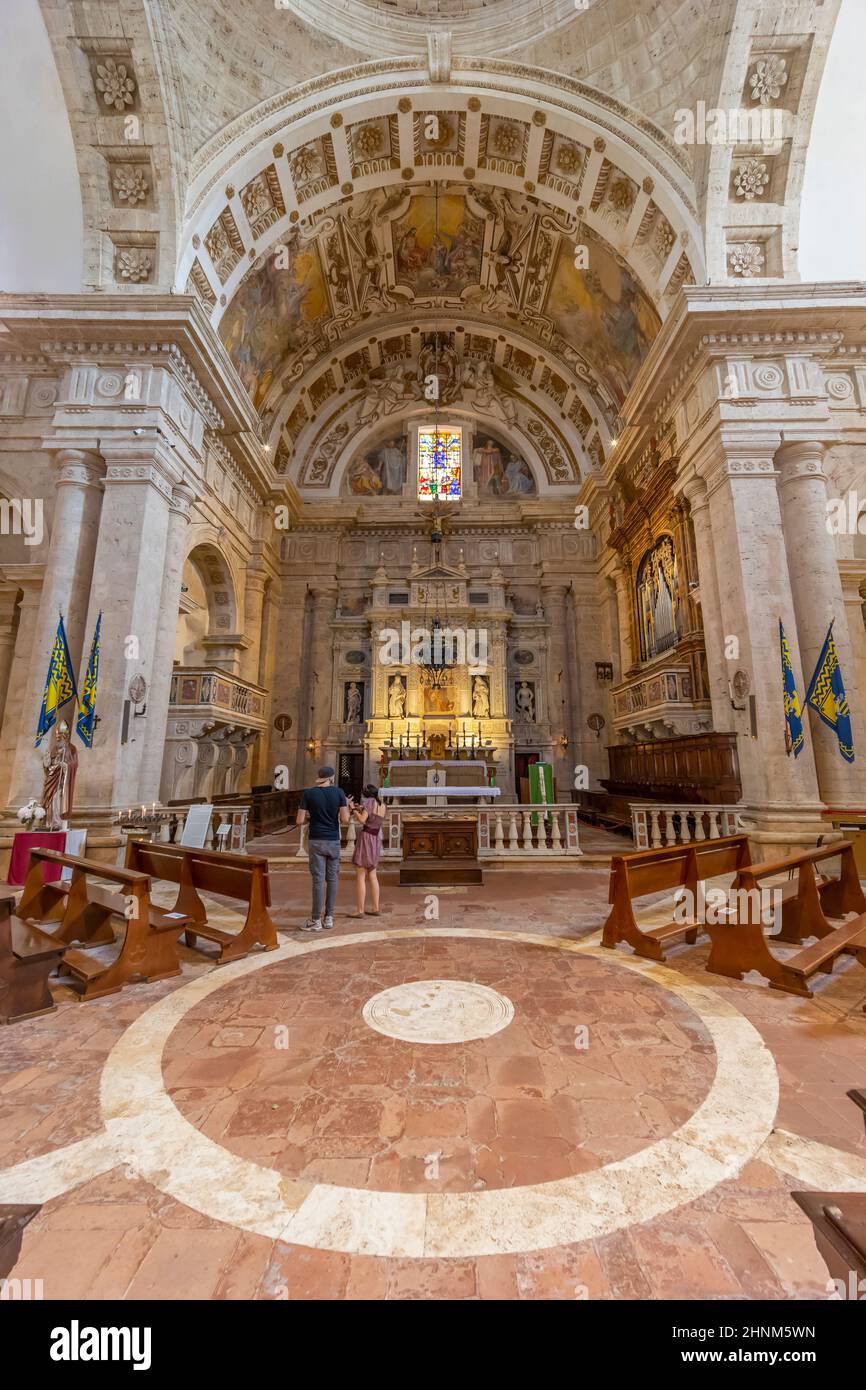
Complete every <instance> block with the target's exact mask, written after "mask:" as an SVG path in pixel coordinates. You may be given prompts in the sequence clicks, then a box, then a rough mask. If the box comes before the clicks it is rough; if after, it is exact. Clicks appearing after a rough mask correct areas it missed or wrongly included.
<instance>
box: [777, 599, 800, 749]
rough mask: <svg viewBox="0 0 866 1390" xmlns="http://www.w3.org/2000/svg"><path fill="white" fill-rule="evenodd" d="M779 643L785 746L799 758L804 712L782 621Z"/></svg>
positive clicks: (780, 621) (780, 622)
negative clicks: (780, 650) (783, 701)
mask: <svg viewBox="0 0 866 1390" xmlns="http://www.w3.org/2000/svg"><path fill="white" fill-rule="evenodd" d="M779 642H780V644H781V648H782V692H783V695H784V700H785V745H786V747H787V750H788V756H789V757H790V756H791V754H792V753H793V754H794V757H795V758H799V756H800V754H801V753H802V751H803V742H804V736H803V711H802V710H801V708H800V697H799V695H798V694H797V682H796V679H795V676H794V668H793V666H792V665H791V648H790V647H789V646H788V639H787V637H786V636H785V629H784V627H783V626H782V620H781V618H780V619H779Z"/></svg>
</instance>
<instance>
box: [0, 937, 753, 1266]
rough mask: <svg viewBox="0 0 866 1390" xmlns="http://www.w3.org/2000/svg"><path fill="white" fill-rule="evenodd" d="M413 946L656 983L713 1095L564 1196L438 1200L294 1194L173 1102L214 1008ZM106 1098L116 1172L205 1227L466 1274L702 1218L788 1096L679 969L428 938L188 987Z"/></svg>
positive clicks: (473, 1195) (138, 1044) (142, 1033)
mask: <svg viewBox="0 0 866 1390" xmlns="http://www.w3.org/2000/svg"><path fill="white" fill-rule="evenodd" d="M413 937H422V938H423V939H425V940H430V939H435V938H436V937H443V938H448V937H455V938H462V939H464V940H470V941H471V940H484V939H487V940H495V941H514V942H524V943H525V944H526V945H527V946H532V947H546V948H547V949H551V950H555V951H563V952H568V953H574V954H575V955H576V956H577V957H578V958H581V957H590V958H591V957H596V958H599V959H604V960H605V962H606V963H609V964H610V965H612V966H614V967H615V968H617V969H621V970H623V971H624V972H626V974H628V973H634V974H637V975H641V976H643V977H644V978H645V979H648V980H651V981H653V983H655V984H656V985H658V986H659V988H660V989H661V990H667V991H670V993H672V994H674V995H677V996H678V997H679V998H680V999H681V1000H683V1001H684V1002H685V1003H686V1004H687V1005H688V1006H689V1007H690V1008H691V1009H692V1010H693V1011H694V1013H695V1014H697V1016H698V1018H699V1019H700V1020H701V1021H702V1022H703V1024H704V1026H705V1028H706V1030H707V1032H708V1033H709V1035H710V1037H711V1039H712V1042H713V1044H714V1046H715V1051H716V1073H715V1077H714V1079H713V1083H712V1085H711V1087H710V1089H709V1091H708V1092H707V1094H706V1096H705V1098H704V1100H703V1101H702V1102H701V1104H700V1105H699V1106H698V1108H697V1110H695V1111H694V1113H693V1114H692V1115H691V1116H690V1117H689V1118H687V1119H685V1120H684V1121H683V1122H682V1123H681V1124H680V1125H679V1127H678V1128H677V1129H676V1130H675V1131H674V1132H673V1133H672V1134H668V1135H666V1136H664V1137H663V1138H660V1139H658V1140H656V1141H655V1142H652V1143H650V1144H649V1145H648V1146H647V1147H646V1148H643V1149H641V1150H639V1151H638V1152H636V1153H629V1154H627V1155H626V1156H625V1157H624V1158H621V1159H615V1160H613V1161H612V1162H608V1163H607V1164H605V1165H604V1167H602V1168H599V1169H595V1170H591V1171H587V1172H580V1173H576V1174H573V1175H572V1176H570V1177H567V1178H564V1179H558V1180H553V1181H542V1182H536V1183H528V1184H520V1185H516V1186H512V1187H505V1188H498V1189H492V1190H488V1191H484V1190H479V1191H473V1192H448V1191H442V1192H431V1193H430V1194H429V1195H425V1193H423V1192H400V1191H397V1192H392V1191H383V1190H380V1189H370V1190H364V1189H360V1188H357V1187H347V1186H343V1185H341V1184H337V1183H327V1182H304V1181H300V1180H297V1179H294V1180H293V1179H291V1178H288V1177H286V1175H285V1174H283V1173H281V1172H279V1171H277V1170H276V1169H274V1168H268V1167H265V1166H263V1165H261V1164H259V1163H255V1162H253V1161H252V1160H251V1159H247V1158H243V1157H240V1156H238V1155H237V1154H234V1153H232V1152H231V1151H230V1150H228V1149H226V1148H224V1147H223V1146H222V1145H221V1144H218V1143H216V1142H215V1141H214V1140H213V1139H210V1138H209V1137H208V1136H207V1135H206V1134H203V1133H202V1132H201V1131H200V1130H199V1129H197V1128H196V1126H194V1125H193V1124H191V1123H190V1121H189V1120H187V1119H186V1118H184V1116H183V1115H182V1114H181V1112H180V1111H179V1110H178V1108H177V1106H176V1105H175V1104H174V1102H173V1100H172V1099H171V1097H170V1096H169V1094H168V1093H167V1091H166V1089H165V1083H164V1079H163V1074H162V1054H163V1049H164V1047H165V1045H166V1043H167V1042H168V1040H169V1038H170V1036H171V1034H172V1033H173V1031H174V1029H175V1028H176V1027H177V1025H178V1024H179V1023H180V1022H181V1021H182V1020H183V1019H184V1018H185V1017H186V1016H187V1015H188V1014H189V1013H190V1011H191V1010H193V1009H195V1008H196V1006H197V1005H198V1004H200V1003H201V1002H202V1001H203V1000H205V999H207V998H208V996H209V995H211V994H213V993H215V992H216V991H218V990H221V989H223V988H224V987H225V986H226V985H230V984H233V983H234V982H235V981H239V980H243V979H245V978H246V977H247V976H250V975H254V974H256V973H257V972H258V971H260V970H271V969H273V967H274V966H276V965H279V964H281V963H282V962H284V961H291V960H295V959H297V958H298V957H304V956H308V955H311V954H312V953H314V952H319V951H333V950H337V951H339V950H341V949H344V948H346V947H355V948H357V947H358V946H363V945H365V944H373V943H378V942H383V941H388V942H393V941H395V940H398V939H406V938H413ZM100 1091H101V1108H102V1116H103V1120H104V1122H105V1142H106V1143H107V1144H108V1145H109V1146H110V1148H111V1151H112V1155H113V1160H114V1161H115V1162H116V1163H117V1164H128V1165H129V1166H130V1169H131V1170H132V1171H134V1172H136V1173H138V1174H139V1175H140V1176H141V1177H143V1178H145V1180H146V1181H148V1182H150V1183H153V1185H154V1186H155V1187H157V1188H158V1189H159V1190H160V1191H161V1192H165V1193H168V1194H169V1195H170V1196H172V1197H174V1198H175V1200H176V1201H179V1202H183V1203H185V1204H186V1205H187V1206H190V1207H192V1209H193V1210H194V1211H199V1212H202V1213H204V1214H205V1215H207V1216H210V1217H212V1218H213V1219H214V1220H216V1221H223V1222H225V1223H227V1224H229V1225H232V1226H240V1227H241V1228H243V1229H245V1230H248V1231H252V1232H255V1233H256V1234H258V1235H264V1236H268V1237H270V1238H271V1239H275V1240H282V1241H285V1242H287V1243H288V1244H294V1245H309V1246H311V1247H313V1248H316V1249H323V1250H338V1251H343V1252H345V1253H348V1254H365V1255H379V1256H388V1257H398V1258H419V1259H420V1258H425V1259H445V1258H448V1259H456V1258H464V1257H469V1256H478V1255H497V1254H507V1253H514V1252H519V1251H531V1250H539V1249H543V1248H544V1247H546V1246H554V1245H570V1244H575V1243H577V1242H578V1241H583V1240H594V1239H597V1238H599V1237H601V1236H604V1235H610V1234H611V1233H612V1232H614V1231H620V1230H623V1229H625V1228H627V1227H629V1226H631V1225H633V1224H634V1223H636V1222H641V1221H643V1222H647V1221H651V1220H652V1219H653V1218H655V1217H657V1216H661V1215H663V1214H664V1213H666V1212H669V1211H672V1210H674V1209H675V1208H676V1207H678V1206H681V1205H683V1204H685V1203H688V1202H694V1201H695V1200H696V1199H697V1198H699V1197H702V1196H703V1195H704V1193H706V1192H709V1191H710V1190H711V1189H712V1188H714V1187H716V1186H718V1184H719V1183H722V1182H725V1181H726V1180H728V1179H730V1178H732V1177H734V1176H735V1175H736V1174H737V1173H738V1172H739V1171H740V1169H741V1168H742V1167H743V1165H744V1164H745V1163H747V1162H748V1161H749V1159H751V1158H752V1157H753V1156H754V1155H755V1153H757V1151H758V1150H759V1149H760V1147H761V1145H762V1144H763V1143H764V1142H765V1140H766V1139H767V1136H768V1135H769V1134H770V1132H771V1130H772V1127H773V1122H774V1119H775V1115H776V1108H777V1105H778V1099H779V1082H778V1075H777V1073H776V1067H775V1062H774V1060H773V1057H772V1055H771V1054H770V1053H769V1052H768V1050H767V1048H766V1046H765V1045H764V1042H763V1040H762V1039H761V1036H760V1034H759V1033H758V1032H757V1030H756V1029H755V1028H754V1027H753V1025H752V1024H751V1023H749V1021H748V1019H746V1018H744V1017H743V1015H742V1014H741V1013H740V1012H739V1010H738V1009H736V1008H735V1007H734V1005H733V1004H731V1003H729V1002H728V1001H727V1000H726V999H725V998H724V996H723V995H721V994H718V993H716V991H715V990H714V989H712V988H711V987H709V986H707V985H697V984H695V983H694V982H693V981H692V980H690V979H687V978H686V977H684V976H682V975H680V974H678V972H676V971H675V970H672V969H671V968H670V967H669V966H664V965H658V964H656V963H655V962H654V961H646V960H642V959H641V958H640V957H638V956H631V957H628V956H620V955H616V956H613V957H611V955H610V954H609V953H608V952H606V951H604V949H603V948H602V947H600V946H598V945H597V944H594V943H592V944H591V943H590V942H580V943H577V942H574V941H570V940H563V939H561V938H554V937H539V936H534V935H532V936H530V935H526V934H524V933H521V932H504V931H492V930H485V929H482V930H479V929H472V928H467V927H461V928H453V927H451V928H445V927H440V928H430V927H427V928H425V929H424V930H423V931H419V930H418V929H417V928H410V929H397V930H393V931H390V932H359V933H358V934H357V935H347V936H345V937H337V938H336V939H329V940H328V941H309V942H294V941H292V942H288V943H286V944H285V945H283V946H280V947H279V948H278V949H277V950H276V951H272V952H268V953H267V954H264V953H263V954H262V955H259V956H248V957H247V958H246V959H245V960H240V961H234V962H232V964H230V965H225V966H222V967H221V968H220V969H219V970H218V971H214V972H212V973H211V974H208V975H206V976H201V977H199V978H198V979H194V980H190V982H189V983H188V984H186V985H183V986H182V987H181V988H180V989H176V990H174V991H173V992H172V993H171V994H169V995H168V996H167V997H166V998H164V999H160V1000H159V1001H158V1002H157V1003H155V1004H153V1005H152V1006H151V1007H150V1008H149V1009H147V1010H146V1011H145V1012H144V1013H143V1014H141V1015H140V1016H139V1017H138V1018H137V1019H136V1020H135V1022H134V1023H132V1024H131V1025H130V1027H129V1028H128V1029H127V1031H126V1032H125V1033H124V1034H123V1036H122V1037H121V1038H120V1039H119V1041H118V1042H117V1043H116V1044H115V1046H114V1048H113V1049H112V1051H111V1052H110V1054H109V1056H108V1059H107V1061H106V1063H105V1066H104V1068H103V1072H102V1079H101V1087H100ZM203 1173H207V1175H208V1179H209V1180H208V1181H207V1182H203V1180H202V1174H203ZM6 1200H9V1199H8V1198H7V1199H6ZM17 1200H21V1199H20V1198H18V1199H17Z"/></svg>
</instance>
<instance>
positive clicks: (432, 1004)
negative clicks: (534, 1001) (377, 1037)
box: [363, 980, 514, 1043]
mask: <svg viewBox="0 0 866 1390" xmlns="http://www.w3.org/2000/svg"><path fill="white" fill-rule="evenodd" d="M363 1014H364V1022H365V1023H367V1024H368V1026H369V1027H370V1028H375V1030H376V1032H377V1033H384V1035H385V1037H386V1038H398V1039H399V1040H400V1042H411V1043H460V1042H472V1041H473V1040H474V1039H476V1038H490V1037H492V1036H493V1034H494V1033H501V1032H502V1029H503V1028H507V1027H508V1025H509V1023H510V1022H511V1020H512V1019H513V1017H514V1005H513V1004H512V1002H511V1000H510V999H506V998H505V995H504V994H497V992H496V990H495V989H489V988H488V986H487V985H478V984H475V983H474V982H473V981H472V980H413V981H412V982H411V983H410V984H405V985H394V986H392V988H391V989H383V990H382V992H381V994H374V995H373V997H372V999H368V1000H367V1002H366V1004H365V1005H364V1009H363Z"/></svg>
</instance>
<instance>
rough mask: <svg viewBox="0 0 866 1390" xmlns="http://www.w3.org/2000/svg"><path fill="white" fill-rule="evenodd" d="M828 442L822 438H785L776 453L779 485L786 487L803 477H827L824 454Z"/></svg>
mask: <svg viewBox="0 0 866 1390" xmlns="http://www.w3.org/2000/svg"><path fill="white" fill-rule="evenodd" d="M826 452H827V444H826V443H825V442H824V441H823V440H821V439H785V438H784V436H783V438H782V443H781V445H780V446H779V451H778V453H777V454H776V467H777V468H778V470H779V486H780V487H785V486H786V485H788V484H790V483H794V482H797V481H798V480H799V479H801V478H825V477H826V474H825V473H824V467H823V464H824V455H825V453H826Z"/></svg>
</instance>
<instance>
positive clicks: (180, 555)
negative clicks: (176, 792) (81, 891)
mask: <svg viewBox="0 0 866 1390" xmlns="http://www.w3.org/2000/svg"><path fill="white" fill-rule="evenodd" d="M194 501H195V493H194V492H193V491H192V489H191V488H188V487H185V486H183V485H182V484H181V485H180V486H179V487H175V488H173V489H172V496H171V502H170V504H169V509H168V531H167V535H166V543H165V562H164V566H163V571H162V591H161V593H160V599H159V614H158V622H159V626H158V629H157V633H156V641H155V643H154V649H153V664H152V666H151V672H150V690H149V692H148V696H147V701H148V705H147V727H146V729H145V739H144V745H145V746H144V751H143V753H142V758H141V774H140V783H139V791H138V797H137V800H139V801H143V802H145V803H149V802H152V801H159V799H160V779H161V776H162V763H163V754H164V752H165V734H166V721H167V719H168V704H169V697H170V695H171V673H172V666H173V664H174V648H175V642H176V640H177V622H178V615H179V613H180V593H181V583H182V578H183V563H184V560H185V559H186V546H187V531H188V528H189V519H190V510H191V508H192V504H193V502H194Z"/></svg>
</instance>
